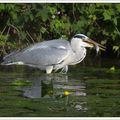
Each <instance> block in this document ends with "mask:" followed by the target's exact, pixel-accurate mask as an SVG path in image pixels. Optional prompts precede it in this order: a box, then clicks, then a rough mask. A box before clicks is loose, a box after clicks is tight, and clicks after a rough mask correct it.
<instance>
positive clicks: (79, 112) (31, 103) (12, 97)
mask: <svg viewBox="0 0 120 120" xmlns="http://www.w3.org/2000/svg"><path fill="white" fill-rule="evenodd" d="M67 94H68V95H67ZM0 116H1V117H8V116H9V117H10V116H13V117H14V116H16V117H23V116H24V117H50V116H57V117H59V116H61V117H71V116H72V117H73V116H76V117H94V116H97V117H110V116H117V117H119V116H120V70H119V69H112V70H110V69H109V67H108V68H104V67H103V68H101V67H82V66H79V65H78V66H76V67H71V68H70V70H69V72H68V74H63V75H62V74H59V73H53V74H51V75H46V74H45V73H44V72H41V71H39V70H37V69H32V68H29V67H25V66H9V67H7V66H0Z"/></svg>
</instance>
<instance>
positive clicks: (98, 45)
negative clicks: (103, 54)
mask: <svg viewBox="0 0 120 120" xmlns="http://www.w3.org/2000/svg"><path fill="white" fill-rule="evenodd" d="M84 42H86V43H87V44H89V45H90V46H91V47H92V48H93V47H95V48H96V51H97V52H98V51H99V49H100V50H103V51H105V49H106V47H104V46H103V45H101V44H99V43H97V42H95V41H93V40H91V39H89V38H88V39H87V40H84Z"/></svg>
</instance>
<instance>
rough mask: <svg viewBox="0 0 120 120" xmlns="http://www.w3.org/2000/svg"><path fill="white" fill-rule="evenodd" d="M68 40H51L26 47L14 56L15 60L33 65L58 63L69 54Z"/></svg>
mask: <svg viewBox="0 0 120 120" xmlns="http://www.w3.org/2000/svg"><path fill="white" fill-rule="evenodd" d="M69 48H70V45H69V42H68V41H65V40H60V41H59V40H52V41H47V42H42V43H38V44H35V45H32V46H31V47H28V48H26V49H24V50H22V51H21V52H19V54H16V56H15V57H14V59H15V61H22V62H24V63H25V64H33V65H41V66H42V65H43V66H44V65H55V64H59V63H61V62H62V61H64V59H65V58H66V57H67V56H68V55H69Z"/></svg>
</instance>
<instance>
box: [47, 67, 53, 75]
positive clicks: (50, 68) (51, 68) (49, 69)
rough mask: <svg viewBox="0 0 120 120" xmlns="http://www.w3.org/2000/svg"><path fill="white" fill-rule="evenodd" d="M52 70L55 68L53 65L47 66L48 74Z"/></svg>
mask: <svg viewBox="0 0 120 120" xmlns="http://www.w3.org/2000/svg"><path fill="white" fill-rule="evenodd" d="M52 70H53V66H48V67H46V73H47V74H50V73H51V72H52Z"/></svg>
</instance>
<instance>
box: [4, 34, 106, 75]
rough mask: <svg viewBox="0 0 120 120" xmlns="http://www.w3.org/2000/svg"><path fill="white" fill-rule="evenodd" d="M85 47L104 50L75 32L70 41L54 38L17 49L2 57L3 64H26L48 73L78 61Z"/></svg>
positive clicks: (63, 69)
mask: <svg viewBox="0 0 120 120" xmlns="http://www.w3.org/2000/svg"><path fill="white" fill-rule="evenodd" d="M86 47H89V48H93V47H95V48H96V51H97V52H98V51H99V49H101V50H104V49H105V47H104V46H103V45H101V44H99V43H97V42H95V41H93V40H91V39H90V38H89V37H87V36H85V35H83V34H76V35H75V36H73V37H72V39H71V41H70V42H69V41H67V40H64V39H62V38H61V39H54V40H49V41H44V42H40V43H36V44H34V45H31V46H29V47H27V48H24V49H22V50H17V51H15V52H12V53H10V54H8V55H6V56H5V57H4V58H3V64H5V65H13V64H18V65H28V66H32V67H37V68H39V69H41V70H45V71H46V73H47V74H50V73H51V72H52V71H53V70H54V71H57V70H59V69H62V71H64V72H66V73H67V71H68V65H75V64H78V63H80V62H81V61H82V60H83V59H84V58H85V56H86Z"/></svg>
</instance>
